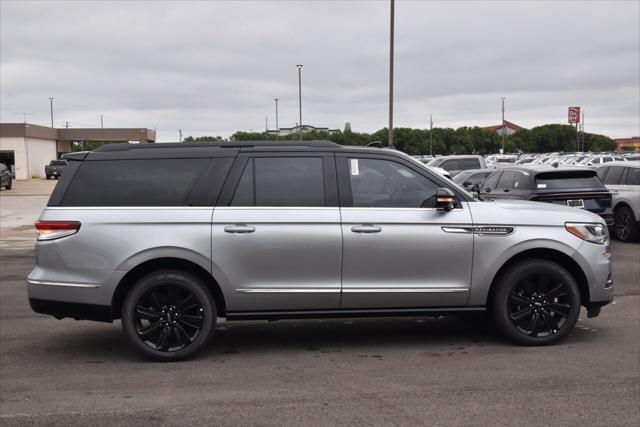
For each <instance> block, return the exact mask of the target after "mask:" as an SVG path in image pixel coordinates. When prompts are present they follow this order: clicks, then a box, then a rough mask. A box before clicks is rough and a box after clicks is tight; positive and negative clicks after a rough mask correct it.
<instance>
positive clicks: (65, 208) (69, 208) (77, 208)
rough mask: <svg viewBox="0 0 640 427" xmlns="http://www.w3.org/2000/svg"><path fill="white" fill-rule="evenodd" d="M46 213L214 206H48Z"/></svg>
mask: <svg viewBox="0 0 640 427" xmlns="http://www.w3.org/2000/svg"><path fill="white" fill-rule="evenodd" d="M45 210H46V211H48V210H52V211H54V210H55V211H83V210H89V211H94V210H192V211H198V210H203V211H211V210H213V206H47V207H46V208H45Z"/></svg>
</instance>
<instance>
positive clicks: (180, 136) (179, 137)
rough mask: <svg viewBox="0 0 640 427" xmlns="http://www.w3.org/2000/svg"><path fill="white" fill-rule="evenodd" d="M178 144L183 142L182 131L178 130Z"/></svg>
mask: <svg viewBox="0 0 640 427" xmlns="http://www.w3.org/2000/svg"><path fill="white" fill-rule="evenodd" d="M178 142H182V129H178Z"/></svg>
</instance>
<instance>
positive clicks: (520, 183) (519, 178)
mask: <svg viewBox="0 0 640 427" xmlns="http://www.w3.org/2000/svg"><path fill="white" fill-rule="evenodd" d="M513 188H514V189H520V190H523V189H526V190H528V189H531V179H530V176H529V174H527V173H525V172H520V171H518V172H516V176H515V177H514V179H513Z"/></svg>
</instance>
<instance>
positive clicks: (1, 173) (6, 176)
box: [0, 163, 13, 190]
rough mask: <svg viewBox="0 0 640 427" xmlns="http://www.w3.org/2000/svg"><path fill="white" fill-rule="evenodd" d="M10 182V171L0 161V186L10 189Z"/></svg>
mask: <svg viewBox="0 0 640 427" xmlns="http://www.w3.org/2000/svg"><path fill="white" fill-rule="evenodd" d="M12 183H13V179H12V177H11V171H10V170H9V168H8V167H7V166H6V165H5V164H4V163H0V187H4V189H5V190H11V185H12Z"/></svg>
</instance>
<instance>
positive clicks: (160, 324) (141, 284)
mask: <svg viewBox="0 0 640 427" xmlns="http://www.w3.org/2000/svg"><path fill="white" fill-rule="evenodd" d="M216 315H217V313H216V308H215V304H214V301H213V298H212V296H211V293H210V292H209V290H208V288H207V287H206V286H205V285H204V284H203V283H202V281H200V280H199V279H198V278H196V277H195V276H193V275H191V274H189V273H187V272H184V271H178V270H162V271H157V272H154V273H151V274H149V275H147V276H145V277H143V278H142V279H141V280H139V281H138V282H137V283H136V284H135V285H134V286H133V288H131V290H130V291H129V293H128V294H127V296H126V298H125V300H124V304H123V308H122V327H123V329H124V332H125V335H126V336H127V338H128V339H129V341H130V342H131V344H133V346H134V347H135V348H136V349H137V350H138V351H140V352H141V353H142V354H143V355H145V356H146V357H148V358H149V359H152V360H156V361H161V362H166V361H176V360H183V359H186V358H187V357H189V356H191V355H193V354H194V353H195V352H197V351H198V350H200V349H201V348H202V347H204V346H205V345H206V343H208V342H209V340H210V339H211V337H212V335H213V331H214V327H215V321H216Z"/></svg>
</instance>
